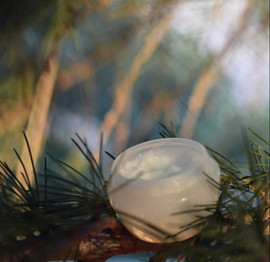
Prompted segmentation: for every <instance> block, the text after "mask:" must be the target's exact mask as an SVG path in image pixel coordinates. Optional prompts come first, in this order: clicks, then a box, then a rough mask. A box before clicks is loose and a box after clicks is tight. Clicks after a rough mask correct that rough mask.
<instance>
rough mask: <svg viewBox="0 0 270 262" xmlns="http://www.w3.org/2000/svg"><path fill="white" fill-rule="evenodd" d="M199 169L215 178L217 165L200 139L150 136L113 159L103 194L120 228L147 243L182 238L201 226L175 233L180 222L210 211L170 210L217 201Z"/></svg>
mask: <svg viewBox="0 0 270 262" xmlns="http://www.w3.org/2000/svg"><path fill="white" fill-rule="evenodd" d="M205 174H207V175H208V176H210V177H211V178H212V179H214V180H215V181H217V182H219V179H220V178H219V176H220V174H219V167H218V165H217V164H216V162H215V161H214V160H213V159H212V158H211V157H210V156H209V155H208V153H207V151H206V149H205V148H204V147H203V146H202V145H201V144H199V143H197V142H195V141H193V140H190V139H181V138H167V139H158V140H152V141H149V142H146V143H142V144H139V145H136V146H134V147H131V148H129V149H127V150H126V151H124V152H123V153H122V154H120V155H119V156H118V157H117V158H116V160H115V161H114V163H113V166H112V169H111V176H110V179H109V182H108V195H109V198H110V201H111V204H112V206H113V208H114V209H115V210H116V212H117V214H118V216H119V217H120V219H121V221H122V222H123V224H124V225H125V227H126V228H127V229H128V230H129V231H130V232H131V233H132V234H134V235H135V236H137V237H138V238H140V239H142V240H145V241H148V242H173V241H182V240H184V239H187V238H189V237H191V236H193V235H195V234H197V233H198V232H199V231H200V230H201V228H190V229H188V230H185V231H183V232H182V233H180V234H177V233H178V232H180V231H181V230H182V229H183V228H182V227H184V226H186V225H187V224H189V223H191V222H193V221H194V220H195V219H197V216H207V215H210V213H209V212H206V211H196V212H192V213H185V214H174V213H179V212H183V211H190V210H194V209H195V208H196V207H195V206H196V205H208V204H215V203H216V201H217V198H218V194H219V192H218V189H216V188H215V187H213V186H212V185H211V184H210V183H209V181H208V178H207V176H206V175H205ZM173 214H174V215H173ZM172 235H174V236H173V237H172ZM168 236H171V237H169V238H167V237H168Z"/></svg>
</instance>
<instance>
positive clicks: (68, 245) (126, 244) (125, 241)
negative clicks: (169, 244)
mask: <svg viewBox="0 0 270 262" xmlns="http://www.w3.org/2000/svg"><path fill="white" fill-rule="evenodd" d="M45 243H46V242H45V241H44V240H43V241H40V243H39V242H38V241H35V242H33V241H31V240H29V239H28V240H26V241H25V243H22V245H23V247H22V248H20V251H19V252H17V261H28V262H34V261H39V262H41V261H44V262H45V261H50V260H64V259H76V260H79V261H82V262H92V261H94V262H104V261H105V260H106V259H108V258H110V257H112V256H115V255H120V254H132V253H136V252H143V251H159V250H162V249H163V248H164V245H163V244H153V243H148V242H144V241H142V240H140V239H138V238H136V237H134V236H133V235H131V234H130V233H129V232H128V231H127V230H126V229H125V228H124V227H123V226H122V225H121V224H119V223H117V222H116V220H115V219H114V218H112V217H104V218H102V219H100V220H98V221H96V222H87V223H86V224H84V225H81V226H79V227H77V228H75V229H73V230H70V231H68V233H64V234H62V235H61V237H58V236H56V237H55V240H54V241H50V242H48V243H47V244H45Z"/></svg>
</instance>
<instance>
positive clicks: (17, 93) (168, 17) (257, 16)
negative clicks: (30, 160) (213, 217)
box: [0, 0, 269, 170]
mask: <svg viewBox="0 0 270 262" xmlns="http://www.w3.org/2000/svg"><path fill="white" fill-rule="evenodd" d="M0 59H1V60H0V61H1V62H0V127H1V128H0V159H1V160H5V161H7V162H8V163H9V164H10V165H11V166H13V167H14V168H16V165H17V160H16V157H15V155H14V153H13V151H12V148H14V147H15V148H17V149H18V151H19V152H21V154H22V157H23V159H26V158H27V154H26V153H25V152H26V151H25V150H26V149H25V146H24V141H23V135H22V130H25V131H26V134H27V136H28V138H29V141H30V144H31V147H32V151H33V155H34V158H35V159H36V160H37V159H38V156H41V155H44V154H45V153H47V152H48V153H50V154H52V155H54V156H55V157H57V158H59V159H62V160H64V161H67V162H68V163H70V164H71V165H73V166H75V167H76V168H77V169H79V170H83V169H85V168H86V165H87V164H86V163H85V161H84V160H83V158H82V157H81V154H80V153H79V152H78V150H77V149H76V148H75V147H74V145H73V144H72V143H71V141H70V138H71V137H74V133H75V132H77V133H79V134H80V135H81V136H82V137H85V138H86V139H87V141H88V143H89V147H90V148H91V149H92V150H93V152H95V154H96V155H98V150H99V143H100V141H99V136H100V132H103V138H104V148H105V150H107V151H109V152H110V153H111V154H113V155H115V156H116V155H118V154H119V153H120V152H121V151H122V150H124V149H126V148H127V147H129V146H132V145H134V144H137V143H140V142H143V141H146V140H150V139H154V138H158V137H160V136H159V131H160V130H161V127H160V126H159V124H158V123H159V122H162V123H164V124H166V125H169V123H170V121H172V122H173V123H174V125H175V128H176V131H177V133H178V134H179V136H180V137H186V138H193V139H195V140H197V141H200V142H201V143H203V144H206V145H208V146H210V147H212V148H214V149H215V150H217V151H219V152H221V153H222V154H225V155H227V156H230V158H231V159H241V156H240V155H239V154H240V152H242V147H243V145H242V141H241V127H243V126H246V127H250V128H252V129H254V131H256V132H257V133H259V134H260V135H261V136H262V137H264V138H265V139H269V72H268V70H269V2H268V0H226V1H224V0H182V1H181V0H179V1H173V0H130V1H124V0H76V1H65V0H38V1H31V0H25V1H17V0H4V1H1V8H0ZM104 161H105V164H106V161H107V162H108V161H109V157H107V156H106V157H105V156H104ZM108 163H109V162H108Z"/></svg>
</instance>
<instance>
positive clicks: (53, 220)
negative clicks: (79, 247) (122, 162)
mask: <svg viewBox="0 0 270 262" xmlns="http://www.w3.org/2000/svg"><path fill="white" fill-rule="evenodd" d="M162 127H163V131H162V132H161V135H162V136H163V137H165V139H166V137H175V132H174V128H173V125H171V128H167V127H166V126H165V125H162ZM250 134H251V136H252V137H251V138H247V135H246V134H245V133H244V134H243V137H244V142H245V150H246V152H247V155H248V163H234V162H232V161H230V160H228V159H227V158H225V157H224V156H222V155H220V154H219V153H217V152H215V151H214V150H212V149H210V148H208V149H209V152H210V153H211V154H212V156H213V157H214V158H215V159H216V161H217V162H218V163H219V166H220V168H221V172H222V174H221V184H220V185H219V184H217V183H216V182H215V181H213V180H211V179H210V178H209V183H211V184H212V185H213V186H215V187H219V188H220V192H221V193H220V197H219V200H218V203H217V205H216V206H196V207H194V209H192V210H190V211H188V212H196V210H198V209H203V210H209V211H214V213H213V214H212V215H210V216H209V217H206V218H205V217H204V218H201V217H198V220H197V221H194V222H193V223H191V224H190V225H187V226H186V227H184V228H181V229H179V231H183V230H185V229H187V228H189V227H196V226H200V225H202V224H204V225H205V227H204V229H203V230H202V231H201V233H200V234H199V235H197V236H195V237H192V238H191V239H188V240H186V241H183V242H175V243H170V244H166V246H165V249H162V251H160V252H157V253H156V254H155V255H154V257H152V258H151V259H152V260H153V261H161V260H160V259H164V258H167V257H174V258H178V259H179V261H183V260H181V259H185V261H196V262H197V261H208V262H209V261H213V262H214V261H215V262H216V261H220V262H223V261H232V262H234V261H245V262H249V261H250V262H255V261H262V262H264V261H268V260H267V259H268V255H269V254H268V246H269V227H268V226H269V158H270V155H269V142H267V141H265V140H264V139H263V138H261V137H260V136H259V135H257V134H256V133H255V132H254V131H252V130H250ZM24 136H25V135H24ZM72 141H73V143H74V144H75V145H76V147H77V148H78V150H79V151H80V152H81V153H82V155H83V157H84V158H85V160H86V161H87V163H88V165H89V174H82V173H80V172H79V171H77V170H76V169H75V168H73V167H72V166H70V165H69V164H67V163H64V162H62V161H61V160H56V159H54V158H53V157H51V156H50V157H49V158H50V164H48V162H49V161H48V160H47V158H45V159H44V170H43V172H40V171H37V170H36V169H35V166H34V165H33V166H32V169H33V170H25V168H24V164H23V161H22V160H21V157H20V156H19V154H18V153H17V151H16V150H15V149H14V151H15V154H16V155H17V157H18V159H19V161H20V162H21V165H22V167H23V170H24V172H23V179H24V180H25V182H26V184H27V186H26V187H25V186H23V185H22V183H21V181H20V180H19V179H18V178H17V177H16V174H15V173H14V171H12V170H11V169H10V167H9V165H8V164H7V163H5V162H3V161H1V162H0V168H1V171H0V181H1V189H0V194H1V197H0V223H1V225H2V229H1V232H0V259H1V260H0V261H22V260H21V259H22V257H24V255H25V254H24V252H25V250H27V248H29V247H36V248H38V249H39V250H40V251H41V250H42V249H43V248H44V249H45V247H46V246H47V245H48V244H49V243H52V242H53V241H55V240H56V239H61V237H64V235H65V233H66V232H69V231H71V230H72V229H73V228H74V227H76V226H77V225H80V224H84V223H86V222H87V221H88V222H89V221H93V223H94V222H95V221H97V220H98V219H99V218H100V217H101V216H104V215H109V216H114V211H113V210H112V208H111V206H110V204H109V201H108V197H107V193H106V181H105V179H104V177H103V174H102V163H101V161H100V162H97V161H96V160H95V158H94V156H93V155H92V153H91V151H90V150H89V148H88V146H87V141H85V140H84V139H82V138H81V137H80V136H79V135H78V134H76V139H72ZM25 142H26V143H27V146H28V149H29V157H30V158H32V156H31V150H30V145H29V142H28V140H27V137H26V136H25ZM101 145H102V143H101ZM100 150H101V151H100V156H101V155H102V154H101V152H102V146H101V148H100ZM100 159H102V157H101V158H100ZM51 163H55V164H56V165H57V166H58V167H59V168H60V169H59V170H61V172H59V171H55V170H56V167H55V168H54V169H52V168H51V167H49V166H51ZM239 166H242V167H239ZM29 172H34V175H35V183H34V185H31V184H30V183H29V178H28V176H29V175H28V174H29ZM61 173H65V174H67V175H68V177H67V178H64V177H63V176H62V175H61ZM205 175H206V176H207V174H205ZM172 215H177V216H179V219H181V213H175V214H172ZM3 225H4V226H3ZM267 227H268V229H267ZM157 230H158V229H157ZM267 230H268V231H267ZM37 243H38V244H37ZM67 252H68V251H67ZM40 253H42V252H40ZM8 259H9V260H8ZM24 259H25V257H24ZM27 259H28V260H27V261H31V257H28V258H27ZM36 259H37V258H36ZM33 261H36V260H33Z"/></svg>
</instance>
